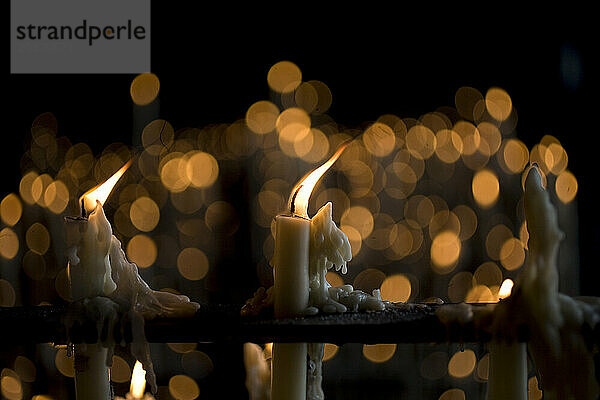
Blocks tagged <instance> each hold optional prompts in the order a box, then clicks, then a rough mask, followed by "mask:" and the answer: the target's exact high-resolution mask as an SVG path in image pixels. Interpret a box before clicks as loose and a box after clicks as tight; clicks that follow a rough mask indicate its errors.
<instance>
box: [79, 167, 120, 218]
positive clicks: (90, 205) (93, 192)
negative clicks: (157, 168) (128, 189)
mask: <svg viewBox="0 0 600 400" xmlns="http://www.w3.org/2000/svg"><path fill="white" fill-rule="evenodd" d="M131 162H132V160H129V161H127V163H126V164H125V165H123V166H122V167H121V168H120V169H119V170H118V171H117V172H115V173H114V174H113V175H112V176H111V177H110V178H108V179H107V180H106V181H105V182H104V183H101V184H100V185H98V186H96V187H94V188H92V189H90V190H88V191H87V192H85V193H84V194H83V195H82V196H81V197H80V198H79V199H80V202H81V210H82V212H83V211H85V212H86V213H88V212H91V211H93V210H94V209H95V208H96V202H97V201H99V202H100V204H104V202H106V199H108V196H109V195H110V193H111V192H112V190H113V188H114V187H115V185H116V184H117V182H118V181H119V179H120V178H121V176H123V174H124V173H125V171H127V169H128V168H129V166H130V165H131ZM84 216H85V213H84Z"/></svg>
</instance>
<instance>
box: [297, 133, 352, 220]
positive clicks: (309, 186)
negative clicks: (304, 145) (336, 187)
mask: <svg viewBox="0 0 600 400" xmlns="http://www.w3.org/2000/svg"><path fill="white" fill-rule="evenodd" d="M347 145H348V142H346V143H344V144H342V145H341V146H340V148H339V149H337V151H336V152H335V153H334V154H333V155H332V156H331V158H330V159H329V160H327V161H326V162H325V163H324V164H323V165H321V166H320V167H319V168H317V169H315V170H314V171H312V172H310V173H309V174H308V175H306V176H305V177H304V178H302V179H301V180H300V182H298V183H296V186H295V187H294V189H293V190H292V193H291V195H290V199H289V201H288V206H289V210H290V213H291V214H292V215H295V216H298V217H302V218H308V199H310V195H311V194H312V191H313V189H314V188H315V186H317V183H318V182H319V179H321V177H322V176H323V175H324V174H325V172H327V170H328V169H329V168H331V166H332V165H333V163H335V162H336V161H337V159H338V158H339V157H340V156H341V155H342V152H343V151H344V149H345V148H346V146H347Z"/></svg>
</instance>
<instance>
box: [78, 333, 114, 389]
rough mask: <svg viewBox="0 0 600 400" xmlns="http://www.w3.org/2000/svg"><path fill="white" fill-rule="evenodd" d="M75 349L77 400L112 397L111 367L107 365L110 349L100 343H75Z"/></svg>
mask: <svg viewBox="0 0 600 400" xmlns="http://www.w3.org/2000/svg"><path fill="white" fill-rule="evenodd" d="M74 350H75V362H74V364H75V395H76V398H77V400H107V399H110V398H111V386H110V369H109V368H108V367H107V366H106V354H107V351H108V349H107V348H106V347H102V346H101V345H100V344H98V343H95V344H85V343H83V344H77V345H75V349H74Z"/></svg>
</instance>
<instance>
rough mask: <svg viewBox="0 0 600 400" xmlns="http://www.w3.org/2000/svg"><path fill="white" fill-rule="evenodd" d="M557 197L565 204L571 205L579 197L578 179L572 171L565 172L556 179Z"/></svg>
mask: <svg viewBox="0 0 600 400" xmlns="http://www.w3.org/2000/svg"><path fill="white" fill-rule="evenodd" d="M554 187H555V190H556V196H557V197H558V199H559V200H560V201H561V202H563V203H565V204H566V203H570V202H571V201H573V199H574V198H575V196H576V195H577V189H578V183H577V178H575V175H573V173H572V172H570V171H563V172H561V173H560V174H559V175H558V176H557V177H556V182H555V186H554Z"/></svg>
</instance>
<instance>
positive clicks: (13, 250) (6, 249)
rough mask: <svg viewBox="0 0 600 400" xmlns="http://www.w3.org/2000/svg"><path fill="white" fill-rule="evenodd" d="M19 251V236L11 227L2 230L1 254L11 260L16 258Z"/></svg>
mask: <svg viewBox="0 0 600 400" xmlns="http://www.w3.org/2000/svg"><path fill="white" fill-rule="evenodd" d="M18 251H19V237H18V236H17V235H16V233H15V232H14V231H13V230H12V229H11V228H8V227H6V228H4V229H2V230H1V231H0V256H2V257H4V258H6V259H8V260H10V259H12V258H15V256H16V255H17V252H18Z"/></svg>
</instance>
